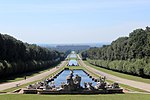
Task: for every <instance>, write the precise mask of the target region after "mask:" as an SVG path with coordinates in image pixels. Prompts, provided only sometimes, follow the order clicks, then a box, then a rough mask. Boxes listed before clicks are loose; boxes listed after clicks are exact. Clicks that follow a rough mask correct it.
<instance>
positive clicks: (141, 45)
mask: <svg viewBox="0 0 150 100" xmlns="http://www.w3.org/2000/svg"><path fill="white" fill-rule="evenodd" d="M81 55H82V58H83V59H84V60H85V59H87V61H88V62H89V63H91V64H93V65H96V66H99V67H103V68H106V69H110V70H114V71H119V72H123V73H127V74H132V75H137V76H141V77H149V76H150V28H149V27H146V29H136V30H134V31H133V32H131V33H130V34H129V36H128V37H119V38H118V39H117V40H115V41H113V42H112V43H111V44H110V45H103V47H100V48H90V49H89V50H87V51H84V52H82V53H81Z"/></svg>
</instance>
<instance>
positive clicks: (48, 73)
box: [0, 61, 66, 91]
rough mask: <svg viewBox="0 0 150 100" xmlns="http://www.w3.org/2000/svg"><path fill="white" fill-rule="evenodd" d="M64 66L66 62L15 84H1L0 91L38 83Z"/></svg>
mask: <svg viewBox="0 0 150 100" xmlns="http://www.w3.org/2000/svg"><path fill="white" fill-rule="evenodd" d="M65 64H66V61H63V62H62V63H61V64H60V65H59V66H57V67H54V68H52V69H50V70H48V71H46V72H43V73H41V74H38V75H35V76H33V77H30V78H27V79H26V80H21V81H16V82H9V83H2V84H0V91H2V90H5V89H9V88H13V87H16V86H17V85H23V84H26V83H29V82H33V81H38V80H41V79H43V78H44V77H46V76H48V75H50V74H52V73H53V72H55V71H57V70H59V69H60V68H61V67H63V66H64V65H65Z"/></svg>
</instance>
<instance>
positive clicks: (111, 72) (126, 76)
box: [84, 61, 150, 84]
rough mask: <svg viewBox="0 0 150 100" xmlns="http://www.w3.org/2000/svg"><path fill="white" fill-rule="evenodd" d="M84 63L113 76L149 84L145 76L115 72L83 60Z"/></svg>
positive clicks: (149, 80) (149, 81)
mask: <svg viewBox="0 0 150 100" xmlns="http://www.w3.org/2000/svg"><path fill="white" fill-rule="evenodd" d="M84 63H85V64H86V65H89V66H91V67H93V68H95V69H97V70H100V71H103V72H105V73H108V74H111V75H114V76H117V77H121V78H125V79H129V80H134V81H139V82H144V83H148V84H150V79H146V78H142V77H138V76H133V75H128V74H124V73H120V72H115V71H112V70H108V69H105V68H101V67H98V66H94V65H91V64H89V63H88V62H87V61H84Z"/></svg>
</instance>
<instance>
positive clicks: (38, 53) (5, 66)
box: [0, 34, 64, 78]
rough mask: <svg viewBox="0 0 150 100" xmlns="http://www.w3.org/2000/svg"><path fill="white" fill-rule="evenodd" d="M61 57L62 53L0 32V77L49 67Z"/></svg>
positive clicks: (62, 57) (62, 56)
mask: <svg viewBox="0 0 150 100" xmlns="http://www.w3.org/2000/svg"><path fill="white" fill-rule="evenodd" d="M63 59H64V54H63V53H59V52H57V51H55V50H51V51H50V50H48V49H46V48H42V47H40V46H37V45H35V44H28V43H23V42H22V41H19V40H17V39H15V38H13V37H11V36H9V35H3V34H0V78H4V77H8V76H11V75H14V74H18V73H26V72H30V71H36V70H40V69H44V68H49V67H51V66H53V65H54V64H57V63H59V62H60V61H61V60H63Z"/></svg>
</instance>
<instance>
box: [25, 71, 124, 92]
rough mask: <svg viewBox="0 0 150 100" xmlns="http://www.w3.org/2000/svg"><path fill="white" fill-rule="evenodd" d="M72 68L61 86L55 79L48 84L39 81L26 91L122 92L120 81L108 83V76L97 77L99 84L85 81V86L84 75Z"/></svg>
mask: <svg viewBox="0 0 150 100" xmlns="http://www.w3.org/2000/svg"><path fill="white" fill-rule="evenodd" d="M73 74H74V71H73V70H70V73H69V75H68V76H67V77H66V82H62V83H61V85H60V86H55V83H54V81H51V82H50V84H48V81H46V80H45V81H43V82H37V83H35V84H33V85H29V86H28V87H27V89H25V90H24V93H26V94H28V93H34V94H35V93H38V94H104V93H105V94H106V93H122V89H120V87H119V84H118V83H114V84H112V85H108V84H107V83H106V82H105V80H106V77H100V78H99V79H97V84H96V85H95V86H93V85H92V83H91V82H84V87H83V86H81V80H82V77H81V76H79V75H78V74H76V75H75V76H74V75H73Z"/></svg>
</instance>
